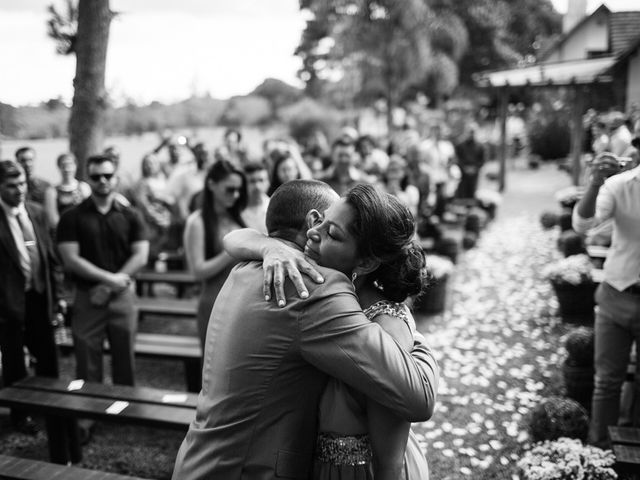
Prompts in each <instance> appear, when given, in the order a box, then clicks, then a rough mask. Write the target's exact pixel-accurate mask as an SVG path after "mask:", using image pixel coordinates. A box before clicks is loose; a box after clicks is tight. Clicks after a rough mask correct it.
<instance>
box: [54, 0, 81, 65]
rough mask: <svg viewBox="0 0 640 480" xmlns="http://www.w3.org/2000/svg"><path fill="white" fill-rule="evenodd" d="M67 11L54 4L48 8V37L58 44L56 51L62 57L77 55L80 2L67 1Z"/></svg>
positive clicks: (74, 0) (75, 0)
mask: <svg viewBox="0 0 640 480" xmlns="http://www.w3.org/2000/svg"><path fill="white" fill-rule="evenodd" d="M65 3H66V5H65V6H66V10H65V11H64V12H62V11H60V10H58V9H57V8H56V6H55V5H54V4H51V5H49V6H48V7H47V10H48V12H49V15H50V17H49V19H48V20H47V35H49V37H51V38H52V39H53V40H55V42H56V51H57V52H58V53H59V54H61V55H70V54H72V53H75V48H76V37H77V34H78V2H77V0H66V2H65Z"/></svg>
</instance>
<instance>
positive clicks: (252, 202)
mask: <svg viewBox="0 0 640 480" xmlns="http://www.w3.org/2000/svg"><path fill="white" fill-rule="evenodd" d="M268 200H269V197H267V196H266V195H265V194H264V193H260V194H258V195H252V196H250V197H249V198H248V199H247V207H259V206H261V205H264V204H265V203H267V201H268Z"/></svg>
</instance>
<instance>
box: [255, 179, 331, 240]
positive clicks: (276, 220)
mask: <svg viewBox="0 0 640 480" xmlns="http://www.w3.org/2000/svg"><path fill="white" fill-rule="evenodd" d="M338 198H339V197H338V194H337V193H336V192H335V191H334V190H333V189H332V188H331V187H330V186H329V185H327V184H326V183H324V182H320V181H318V180H290V181H288V182H287V183H284V184H282V185H280V186H279V187H278V189H277V190H276V191H275V192H273V195H272V196H271V200H269V207H268V208H267V219H266V224H267V231H268V232H269V236H276V237H279V238H283V239H285V240H293V239H294V238H295V236H296V235H297V234H298V233H299V232H300V230H302V229H303V228H304V226H305V224H304V222H305V218H306V216H307V213H309V211H310V210H313V209H316V210H318V211H320V212H323V211H325V210H326V209H327V208H329V207H330V206H331V205H332V204H333V203H334V202H335V201H336V200H338Z"/></svg>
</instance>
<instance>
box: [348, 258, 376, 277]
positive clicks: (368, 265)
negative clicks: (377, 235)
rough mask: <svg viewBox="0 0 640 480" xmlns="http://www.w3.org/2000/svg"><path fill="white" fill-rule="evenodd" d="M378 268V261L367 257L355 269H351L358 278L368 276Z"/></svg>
mask: <svg viewBox="0 0 640 480" xmlns="http://www.w3.org/2000/svg"><path fill="white" fill-rule="evenodd" d="M379 266H380V260H378V259H377V258H373V257H369V258H365V259H363V260H362V261H361V262H360V263H359V264H358V266H357V267H356V268H354V269H353V271H354V272H355V273H357V274H358V275H360V276H363V275H368V274H369V273H371V272H375V271H376V270H377V269H378V267H379Z"/></svg>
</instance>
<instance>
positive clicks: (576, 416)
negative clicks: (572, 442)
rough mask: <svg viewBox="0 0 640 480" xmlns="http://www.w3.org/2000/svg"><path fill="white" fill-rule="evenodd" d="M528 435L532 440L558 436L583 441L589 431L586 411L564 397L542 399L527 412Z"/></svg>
mask: <svg viewBox="0 0 640 480" xmlns="http://www.w3.org/2000/svg"><path fill="white" fill-rule="evenodd" d="M528 420H529V422H528V425H529V435H530V436H531V440H532V441H534V442H542V441H544V440H557V439H558V438H560V437H570V438H577V439H579V440H583V441H585V440H586V439H587V434H588V433H589V417H588V415H587V411H586V410H585V409H584V408H583V407H582V406H581V405H580V404H579V403H578V402H576V401H575V400H572V399H570V398H565V397H549V398H545V399H543V400H542V401H541V402H540V403H539V404H538V405H536V406H535V407H534V408H533V409H532V410H531V412H530V413H529V418H528Z"/></svg>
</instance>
